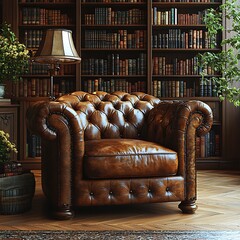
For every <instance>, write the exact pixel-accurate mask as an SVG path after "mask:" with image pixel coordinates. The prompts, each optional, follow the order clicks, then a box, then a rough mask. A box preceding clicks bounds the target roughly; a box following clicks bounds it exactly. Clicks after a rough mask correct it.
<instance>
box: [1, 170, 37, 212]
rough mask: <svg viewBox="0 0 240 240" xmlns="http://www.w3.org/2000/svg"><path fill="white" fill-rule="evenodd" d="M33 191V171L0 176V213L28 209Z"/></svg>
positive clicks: (30, 205)
mask: <svg viewBox="0 0 240 240" xmlns="http://www.w3.org/2000/svg"><path fill="white" fill-rule="evenodd" d="M34 192H35V178H34V175H33V173H30V172H29V173H24V174H21V175H16V176H9V177H3V178H0V214H18V213H23V212H25V211H28V210H30V209H31V207H32V198H33V196H34Z"/></svg>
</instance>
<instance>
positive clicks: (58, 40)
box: [34, 29, 81, 64]
mask: <svg viewBox="0 0 240 240" xmlns="http://www.w3.org/2000/svg"><path fill="white" fill-rule="evenodd" d="M80 60H81V58H80V57H79V56H78V53H77V51H76V49H75V46H74V43H73V39H72V31H71V30H66V29H48V30H47V31H46V34H45V35H44V37H43V39H42V41H41V44H40V46H39V48H38V51H37V52H36V54H35V56H34V61H35V62H39V63H44V64H76V63H79V62H80Z"/></svg>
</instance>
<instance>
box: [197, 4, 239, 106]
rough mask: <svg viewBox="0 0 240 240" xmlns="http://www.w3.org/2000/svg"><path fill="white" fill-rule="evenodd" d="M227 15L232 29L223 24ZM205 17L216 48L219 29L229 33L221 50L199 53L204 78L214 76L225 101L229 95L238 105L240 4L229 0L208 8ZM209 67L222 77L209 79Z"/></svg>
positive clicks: (224, 37) (214, 80)
mask: <svg viewBox="0 0 240 240" xmlns="http://www.w3.org/2000/svg"><path fill="white" fill-rule="evenodd" d="M223 17H225V18H226V20H227V21H228V22H231V27H230V29H227V27H226V26H223V24H222V19H223ZM204 20H205V23H206V28H207V31H208V34H209V36H210V38H211V39H212V40H213V42H212V44H211V47H212V48H214V47H215V46H216V35H217V34H218V33H219V32H223V33H225V34H224V36H223V38H222V40H221V48H222V50H221V51H219V52H211V51H209V52H205V53H203V54H199V63H198V64H199V67H201V68H202V72H201V75H202V79H204V80H205V81H208V80H209V79H211V81H212V82H213V84H214V85H215V89H214V90H215V91H216V94H217V96H219V98H220V99H221V100H223V99H225V98H226V99H227V100H229V101H230V102H232V103H233V104H234V105H235V106H240V88H239V83H240V6H239V4H238V3H237V0H226V1H225V3H224V4H222V5H221V6H220V7H219V9H213V8H211V9H208V11H207V13H206V15H205V17H204ZM209 66H210V67H211V68H212V69H213V70H215V71H216V72H218V73H219V75H220V76H219V77H211V78H209V77H208V76H207V71H206V69H207V68H208V67H209Z"/></svg>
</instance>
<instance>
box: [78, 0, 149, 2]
mask: <svg viewBox="0 0 240 240" xmlns="http://www.w3.org/2000/svg"><path fill="white" fill-rule="evenodd" d="M82 2H86V3H87V2H89V3H90V2H102V3H111V2H113V3H115V2H127V3H143V2H146V0H82Z"/></svg>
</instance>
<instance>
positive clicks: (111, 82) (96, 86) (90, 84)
mask: <svg viewBox="0 0 240 240" xmlns="http://www.w3.org/2000/svg"><path fill="white" fill-rule="evenodd" d="M83 89H84V91H86V92H90V93H91V92H95V91H105V92H115V91H123V92H136V91H138V92H139V91H140V92H146V82H145V81H135V82H133V81H129V80H126V79H102V78H95V79H87V80H85V81H84V86H83Z"/></svg>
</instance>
